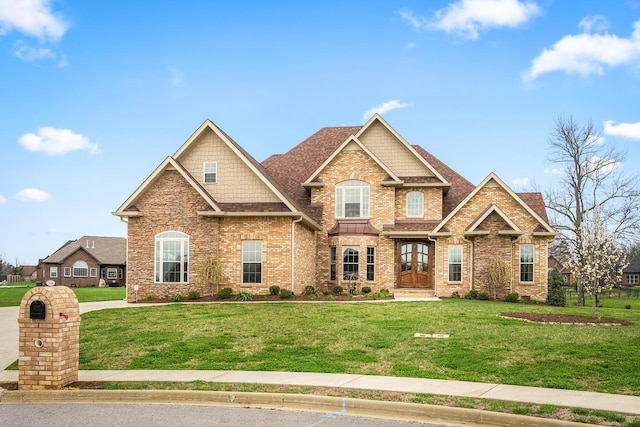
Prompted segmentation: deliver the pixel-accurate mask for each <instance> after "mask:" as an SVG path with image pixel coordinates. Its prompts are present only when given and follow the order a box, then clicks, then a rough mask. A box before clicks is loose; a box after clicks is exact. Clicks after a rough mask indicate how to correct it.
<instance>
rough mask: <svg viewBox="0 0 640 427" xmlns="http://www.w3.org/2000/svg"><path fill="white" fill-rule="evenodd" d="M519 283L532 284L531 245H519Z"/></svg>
mask: <svg viewBox="0 0 640 427" xmlns="http://www.w3.org/2000/svg"><path fill="white" fill-rule="evenodd" d="M520 281H521V282H533V245H530V244H526V245H520Z"/></svg>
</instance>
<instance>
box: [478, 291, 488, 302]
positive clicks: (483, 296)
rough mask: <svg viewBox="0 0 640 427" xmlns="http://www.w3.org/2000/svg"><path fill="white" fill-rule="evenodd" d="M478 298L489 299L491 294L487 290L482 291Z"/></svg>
mask: <svg viewBox="0 0 640 427" xmlns="http://www.w3.org/2000/svg"><path fill="white" fill-rule="evenodd" d="M478 299H479V300H482V301H488V300H489V294H488V293H486V292H480V293H479V294H478Z"/></svg>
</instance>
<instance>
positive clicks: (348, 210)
mask: <svg viewBox="0 0 640 427" xmlns="http://www.w3.org/2000/svg"><path fill="white" fill-rule="evenodd" d="M368 216H369V184H367V183H366V182H363V181H357V180H349V181H344V182H341V183H339V184H338V185H336V217H337V218H366V217H368Z"/></svg>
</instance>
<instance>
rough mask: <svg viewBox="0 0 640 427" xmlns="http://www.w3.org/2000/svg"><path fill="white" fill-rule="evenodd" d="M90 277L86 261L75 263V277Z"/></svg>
mask: <svg viewBox="0 0 640 427" xmlns="http://www.w3.org/2000/svg"><path fill="white" fill-rule="evenodd" d="M87 276H89V266H88V265H87V263H86V262H84V261H76V262H74V263H73V277H87Z"/></svg>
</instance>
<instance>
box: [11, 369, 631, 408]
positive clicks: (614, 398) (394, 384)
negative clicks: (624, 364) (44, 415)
mask: <svg viewBox="0 0 640 427" xmlns="http://www.w3.org/2000/svg"><path fill="white" fill-rule="evenodd" d="M17 380H18V372H17V371H0V382H2V381H17ZM78 380H79V381H106V382H109V381H118V382H127V381H174V382H187V381H196V380H199V381H207V382H218V383H250V384H282V385H291V386H316V387H336V388H353V389H361V390H380V391H394V392H402V393H426V394H440V395H447V396H458V397H471V398H480V399H495V400H505V401H511V402H522V403H535V404H550V405H556V406H565V407H580V408H589V409H602V410H607V411H614V412H620V413H625V414H633V415H640V397H638V396H627V395H614V394H606V393H594V392H586V391H574V390H560V389H551V388H538V387H523V386H513V385H503V384H488V383H475V382H469V381H450V380H432V379H425V378H400V377H387V376H371V375H350V374H322V373H312V372H262V371H193V370H184V371H155V370H134V371H80V372H79V374H78Z"/></svg>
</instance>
